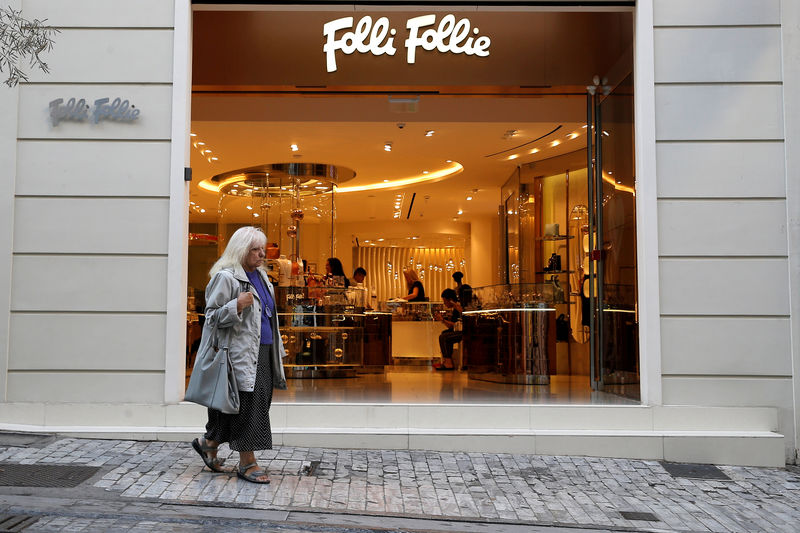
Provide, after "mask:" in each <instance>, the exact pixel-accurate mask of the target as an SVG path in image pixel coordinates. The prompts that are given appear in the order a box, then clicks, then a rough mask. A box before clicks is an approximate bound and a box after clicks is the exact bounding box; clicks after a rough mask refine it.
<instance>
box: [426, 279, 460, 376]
mask: <svg viewBox="0 0 800 533" xmlns="http://www.w3.org/2000/svg"><path fill="white" fill-rule="evenodd" d="M442 302H443V303H444V307H445V308H444V310H443V311H441V312H439V313H437V314H436V320H441V321H442V324H444V327H446V328H447V329H446V330H444V331H442V332H441V333H440V334H439V349H440V350H441V351H442V361H441V363H437V364H434V365H433V368H435V369H436V370H442V371H444V370H454V369H455V364H454V363H453V345H454V344H455V343H457V342H461V337H462V336H461V332H460V331H456V330H455V326H456V323H457V322H458V321H459V320H460V319H461V313H462V312H463V311H464V310H463V309H462V308H461V304H460V303H459V301H458V295H457V294H456V291H454V290H453V289H445V290H443V291H442Z"/></svg>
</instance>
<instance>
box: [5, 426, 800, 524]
mask: <svg viewBox="0 0 800 533" xmlns="http://www.w3.org/2000/svg"><path fill="white" fill-rule="evenodd" d="M257 456H258V459H259V462H260V463H261V464H262V465H263V466H266V467H267V469H268V471H269V474H270V476H271V478H272V483H271V484H269V485H255V484H251V483H247V482H245V481H242V480H240V479H238V478H237V477H236V476H235V475H233V474H215V473H212V472H210V471H209V470H207V469H205V468H204V467H203V463H202V461H201V460H200V458H199V457H198V456H197V454H196V453H195V452H194V450H193V449H192V448H191V446H190V445H189V444H188V443H174V442H140V441H118V440H98V439H75V438H63V439H59V440H57V441H55V442H52V443H50V444H48V445H46V446H44V447H42V448H23V447H7V448H0V463H3V462H6V463H20V464H37V463H45V464H82V465H88V466H101V467H103V471H102V472H103V473H102V474H100V475H98V476H95V478H94V479H93V480H91V481H90V483H92V484H93V485H94V487H97V488H102V489H104V490H106V491H109V492H111V493H114V494H118V495H120V496H121V497H122V498H131V499H148V500H154V501H162V502H171V503H191V504H197V503H204V504H213V505H224V506H231V507H241V508H250V509H282V510H299V511H327V512H350V513H362V514H378V515H386V516H407V517H427V518H443V519H444V518H453V519H474V520H497V521H511V522H529V523H536V524H558V525H564V526H594V527H602V528H609V529H616V528H620V529H632V530H637V529H639V530H662V531H692V532H697V531H713V532H751V531H752V532H762V531H764V532H766V531H768V532H778V531H780V532H797V531H800V470H796V469H793V468H788V469H781V468H756V467H737V466H722V467H720V469H721V470H722V471H723V472H724V473H725V474H726V475H727V476H728V477H729V478H730V480H713V479H687V478H675V477H672V476H671V475H670V474H669V473H667V471H666V470H665V469H664V468H663V466H662V465H661V463H659V462H658V461H642V460H627V459H608V458H594V457H570V456H542V455H519V454H513V455H512V454H490V453H448V452H432V451H423V450H420V451H413V450H412V451H406V450H400V451H396V450H341V449H322V448H300V447H287V446H285V447H280V448H276V449H274V450H268V451H262V452H258V454H257ZM220 457H225V458H227V460H228V464H229V465H230V466H233V465H234V464H235V463H236V462H237V460H238V456H237V454H236V453H235V452H230V450H228V449H227V447H225V446H222V447H220ZM317 461H318V462H319V463H318V464H316V468H314V469H313V475H306V474H307V473H308V472H309V471H310V470H311V465H312V462H317ZM622 511H629V512H639V513H651V514H652V515H655V518H656V519H657V520H654V521H643V520H629V519H626V518H624V517H623V515H622V514H621V512H622Z"/></svg>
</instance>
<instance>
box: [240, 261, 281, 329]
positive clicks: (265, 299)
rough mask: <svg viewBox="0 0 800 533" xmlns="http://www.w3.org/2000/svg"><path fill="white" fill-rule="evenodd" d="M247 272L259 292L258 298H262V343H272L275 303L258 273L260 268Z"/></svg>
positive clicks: (248, 277)
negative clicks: (272, 319) (272, 318)
mask: <svg viewBox="0 0 800 533" xmlns="http://www.w3.org/2000/svg"><path fill="white" fill-rule="evenodd" d="M245 273H246V274H247V279H249V280H250V283H252V284H253V288H255V290H256V293H258V298H259V299H260V300H261V344H272V323H271V322H270V318H271V317H272V313H273V312H274V311H275V303H274V302H273V301H272V298H271V297H270V295H269V291H268V290H267V287H266V285H264V280H262V279H261V274H259V273H258V270H254V271H252V272H247V271H245Z"/></svg>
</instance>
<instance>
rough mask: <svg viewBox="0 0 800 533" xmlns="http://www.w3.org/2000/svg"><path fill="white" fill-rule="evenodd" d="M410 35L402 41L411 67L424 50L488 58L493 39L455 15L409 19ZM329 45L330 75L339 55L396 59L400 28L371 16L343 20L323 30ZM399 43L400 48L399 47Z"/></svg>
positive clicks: (324, 48)
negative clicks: (356, 19) (438, 18)
mask: <svg viewBox="0 0 800 533" xmlns="http://www.w3.org/2000/svg"><path fill="white" fill-rule="evenodd" d="M405 30H406V35H405V36H404V38H403V39H402V42H403V46H404V47H405V54H404V56H405V60H406V63H408V64H409V65H411V64H414V63H415V62H416V57H417V51H418V50H424V51H429V52H437V53H442V54H465V55H468V56H473V55H474V56H477V57H488V56H489V47H490V46H491V44H492V41H491V39H490V38H489V37H488V36H486V35H480V30H479V29H478V28H473V27H472V23H471V22H470V20H469V19H468V18H461V19H456V16H455V15H451V14H448V15H444V16H442V17H441V19H440V20H439V21H438V24H437V21H436V15H421V16H418V17H413V18H409V19H408V20H407V21H406V25H405ZM322 33H323V36H324V37H325V44H324V46H323V47H322V50H323V52H324V53H325V65H326V69H327V71H328V72H335V71H336V70H337V68H338V67H337V53H339V54H344V55H350V54H353V53H356V52H358V53H360V54H372V55H374V56H380V55H384V54H385V55H388V56H394V55H395V54H396V53H397V45H399V44H400V40H401V39H398V32H397V29H396V28H393V27H391V25H390V22H389V19H388V17H380V18H378V19H377V20H375V21H373V19H372V17H371V16H369V15H366V16H363V17H361V19H360V20H359V21H358V22H355V18H354V17H341V18H338V19H336V20H332V21H330V22H327V23H326V24H325V25H324V26H323V28H322ZM396 43H397V44H396Z"/></svg>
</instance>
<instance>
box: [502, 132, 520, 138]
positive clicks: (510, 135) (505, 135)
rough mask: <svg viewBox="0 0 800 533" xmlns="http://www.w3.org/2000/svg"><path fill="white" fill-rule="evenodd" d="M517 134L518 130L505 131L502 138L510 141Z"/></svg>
mask: <svg viewBox="0 0 800 533" xmlns="http://www.w3.org/2000/svg"><path fill="white" fill-rule="evenodd" d="M517 133H519V130H506V132H505V133H504V134H503V138H504V139H510V138H512V137H515V136H516V135H517Z"/></svg>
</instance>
